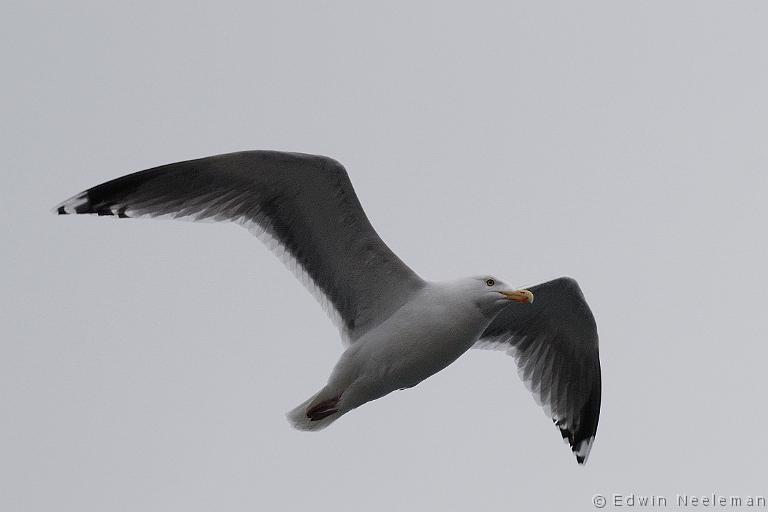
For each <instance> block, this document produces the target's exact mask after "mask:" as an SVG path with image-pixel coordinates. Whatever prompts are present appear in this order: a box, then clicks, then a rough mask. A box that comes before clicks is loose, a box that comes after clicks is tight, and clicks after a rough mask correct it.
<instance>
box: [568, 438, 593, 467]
mask: <svg viewBox="0 0 768 512" xmlns="http://www.w3.org/2000/svg"><path fill="white" fill-rule="evenodd" d="M594 440H595V438H594V436H593V437H590V438H589V439H585V440H583V441H581V442H580V443H579V444H578V446H574V447H573V448H574V449H573V453H574V454H576V458H577V459H579V463H580V464H586V462H587V459H588V458H589V452H590V451H591V450H592V443H593V442H594Z"/></svg>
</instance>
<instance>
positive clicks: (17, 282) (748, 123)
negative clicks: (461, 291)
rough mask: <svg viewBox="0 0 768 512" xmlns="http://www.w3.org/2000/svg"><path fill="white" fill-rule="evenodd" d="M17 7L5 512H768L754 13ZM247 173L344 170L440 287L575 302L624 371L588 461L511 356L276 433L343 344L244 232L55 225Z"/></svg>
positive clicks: (471, 359)
mask: <svg viewBox="0 0 768 512" xmlns="http://www.w3.org/2000/svg"><path fill="white" fill-rule="evenodd" d="M457 3H458V2H457ZM4 11H5V12H4V15H3V16H2V21H0V23H1V24H2V30H1V31H0V39H2V44H0V53H1V54H2V62H3V68H4V71H3V80H2V83H0V88H2V97H1V98H0V102H1V104H2V126H3V136H2V138H1V139H2V140H1V141H0V144H2V155H3V159H4V166H3V171H2V175H1V176H2V183H1V184H0V193H1V194H2V200H3V209H4V210H5V213H4V215H3V216H2V218H3V220H2V230H3V239H4V241H5V242H4V244H3V247H4V248H3V250H2V252H0V258H2V265H0V272H2V283H3V289H4V292H3V294H2V311H3V315H2V316H3V320H2V323H0V329H1V332H0V337H1V338H2V342H1V343H2V344H0V431H2V435H0V453H2V458H0V509H2V510H4V511H50V510H56V511H103V510H110V511H122V510H130V511H134V510H136V511H142V512H144V511H167V510H186V511H197V510H200V511H203V510H205V511H208V510H230V511H236V510H257V509H258V510H274V509H277V508H284V509H288V510H291V509H293V510H298V509H312V510H325V509H334V510H340V511H347V510H349V511H352V510H355V511H358V510H371V511H379V510H381V511H384V510H392V509H393V507H398V508H400V509H405V510H409V509H410V510H437V509H439V510H466V509H468V507H475V506H476V507H478V508H477V509H479V510H489V511H496V510H498V511H511V510H531V507H537V508H539V509H555V508H560V509H563V510H565V509H568V510H590V509H591V505H590V499H591V497H592V495H593V494H595V493H604V494H611V493H614V492H616V493H629V492H635V493H640V494H661V495H665V494H666V495H670V494H671V495H674V493H677V492H680V493H690V494H709V493H712V492H717V493H720V494H763V495H768V487H766V484H765V468H764V461H765V458H766V456H768V438H766V435H765V425H766V424H768V411H767V410H766V406H765V401H766V400H765V389H766V386H767V385H768V377H766V372H765V361H766V356H768V351H767V350H766V348H765V343H766V340H767V339H768V336H767V334H768V333H767V332H766V327H765V325H766V324H765V308H766V305H767V304H768V286H766V284H767V281H768V271H766V268H765V261H766V257H767V256H768V254H767V253H768V243H766V239H765V231H766V230H765V221H766V219H767V218H768V206H767V205H766V200H765V197H766V192H767V191H768V178H767V177H766V176H767V174H766V168H768V149H767V148H768V145H767V144H766V134H767V133H768V95H767V94H766V91H768V66H766V62H767V59H768V33H767V32H766V30H765V27H766V25H767V24H768V4H766V3H765V2H763V1H754V2H749V1H740V2H711V1H701V0H698V1H665V2H655V1H654V2H631V3H630V2H616V1H600V2H596V1H582V2H566V1H562V2H498V3H477V2H473V3H472V7H471V8H470V7H466V8H459V7H457V6H455V5H452V6H449V5H446V3H444V2H432V3H426V2H417V3H415V4H414V3H412V2H408V3H407V4H406V3H401V4H399V5H390V4H387V5H377V6H373V5H372V4H367V3H366V5H363V3H353V2H349V3H337V2H312V3H309V2H307V3H305V4H301V3H293V2H273V3H266V2H215V3H214V2H210V3H204V2H192V3H191V2H168V3H164V4H163V5H157V4H156V3H155V2H130V3H129V2H115V3H112V2H65V3H60V2H47V3H46V2H43V3H39V4H35V5H29V2H14V1H12V2H8V3H6V4H5V7H4ZM240 149H279V150H293V151H302V152H309V153H320V154H325V155H329V156H332V157H334V158H336V159H338V160H339V161H341V162H342V163H344V165H345V166H346V167H347V169H348V171H349V174H350V177H351V179H352V182H353V184H354V185H355V187H356V189H357V192H358V195H359V197H360V200H361V202H362V204H363V206H364V207H365V209H366V212H367V213H368V215H369V217H370V218H371V221H372V222H373V224H374V226H375V227H376V228H377V229H378V231H379V233H380V235H381V236H382V238H384V239H385V240H386V241H387V242H388V243H389V245H390V246H391V247H392V249H393V250H394V251H395V252H397V253H398V254H399V255H400V256H401V257H402V258H403V260H405V261H406V262H407V263H408V264H409V265H411V266H412V267H413V268H414V269H415V270H416V271H417V272H419V273H420V274H421V275H422V276H423V277H425V278H428V279H445V278H454V277H459V276H464V275H473V274H478V273H493V274H497V275H498V276H499V277H501V278H503V279H506V280H507V281H508V282H511V283H515V284H519V285H529V284H535V283H538V282H541V281H545V280H548V279H551V278H554V277H558V276H561V275H570V276H573V277H575V278H576V279H578V281H579V283H580V284H581V286H582V289H583V290H584V293H585V294H586V296H587V299H588V300H589V302H590V305H591V306H592V309H593V311H594V312H595V316H596V318H597V322H598V326H599V331H600V337H601V346H600V349H601V359H602V367H603V407H602V414H601V421H600V427H599V430H598V436H597V441H596V443H595V445H594V448H593V450H592V454H591V457H590V460H589V463H588V465H587V466H586V467H585V468H580V467H578V466H577V465H576V462H575V460H574V458H573V456H572V454H571V453H570V450H569V449H568V448H567V447H566V446H564V445H563V443H562V441H561V440H560V436H559V434H558V432H557V430H556V429H555V428H554V427H553V426H552V424H551V421H550V420H549V419H548V418H546V417H545V416H544V414H542V412H541V411H540V410H539V408H538V407H537V406H536V404H535V403H534V401H533V399H532V398H531V397H530V396H529V394H528V392H527V391H526V390H525V388H524V386H523V385H522V383H521V382H520V381H519V379H518V377H517V374H516V371H515V367H514V362H513V361H512V360H511V359H510V358H508V357H506V356H504V355H503V354H502V353H496V352H485V351H481V352H474V351H473V352H470V353H468V354H467V355H465V356H464V357H462V358H461V359H460V360H459V361H457V362H456V363H455V364H454V365H452V366H451V367H449V368H448V369H446V370H444V371H443V372H441V373H439V374H437V375H435V376H434V377H432V378H430V379H428V380H427V381H425V382H424V383H422V384H421V385H419V386H418V387H416V388H414V389H412V390H409V391H406V392H398V393H393V394H392V395H390V396H387V397H385V398H383V399H381V400H378V401H376V402H373V403H371V404H368V405H366V406H364V407H362V408H360V409H358V410H357V411H354V412H353V413H351V414H349V415H347V416H345V417H344V418H343V419H341V420H340V421H339V422H337V423H335V424H334V425H333V426H332V427H331V428H329V429H327V430H325V431H323V432H320V433H315V434H307V433H302V432H296V431H293V430H292V429H291V428H290V427H289V425H288V423H287V422H286V420H285V418H284V413H285V412H286V411H288V410H289V409H291V408H293V407H294V406H295V405H297V404H298V403H299V402H301V401H303V400H304V399H306V398H307V397H308V396H309V395H310V394H312V393H313V392H315V391H316V390H317V389H319V388H320V387H321V386H322V384H323V383H324V382H325V379H326V378H327V375H328V373H329V371H330V369H331V368H332V366H333V364H334V362H335V361H336V359H337V357H338V356H339V354H340V353H341V351H342V346H341V343H340V342H339V339H338V335H337V333H336V331H335V328H334V327H333V326H332V324H331V323H330V321H328V320H327V318H326V317H325V315H324V313H323V311H322V309H321V308H320V307H319V306H318V305H317V304H316V303H315V301H314V299H313V298H312V296H311V295H310V294H309V293H307V292H306V291H305V290H304V289H303V288H302V286H301V285H300V283H299V282H298V281H297V280H295V279H294V278H293V276H292V275H291V274H290V272H289V271H288V270H286V269H285V268H283V266H282V264H281V263H280V262H279V260H278V259H277V258H275V257H274V256H273V255H272V254H271V253H269V251H267V250H266V249H265V248H264V247H262V246H260V244H259V242H258V241H257V240H256V239H255V238H253V237H251V236H250V235H249V234H248V232H247V231H245V230H242V229H238V228H236V227H234V226H227V225H212V224H202V225H197V224H192V223H183V222H177V223H174V222H167V221H166V222H162V221H156V222H152V221H117V220H114V219H105V218H86V217H81V218H73V217H67V218H64V217H59V218H57V217H55V216H53V215H51V214H50V208H51V207H52V206H53V205H54V204H56V203H57V202H59V201H60V200H63V199H65V198H67V197H69V196H70V195H72V194H74V193H77V192H79V191H80V190H82V189H84V188H87V187H89V186H93V185H96V184H98V183H100V182H102V181H104V180H107V179H110V178H114V177H117V176H119V175H121V174H124V173H127V172H130V171H136V170H140V169H144V168H147V167H152V166H155V165H159V164H163V163H169V162H173V161H178V160H184V159H189V158H195V157H201V156H206V155H210V154H216V153H223V152H228V151H234V150H240ZM609 509H610V507H609Z"/></svg>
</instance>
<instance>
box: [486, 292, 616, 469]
mask: <svg viewBox="0 0 768 512" xmlns="http://www.w3.org/2000/svg"><path fill="white" fill-rule="evenodd" d="M528 289H529V290H530V291H531V292H533V296H534V298H535V300H534V302H533V304H512V305H510V306H509V307H507V308H505V309H504V310H502V312H501V313H500V314H499V315H498V316H497V317H496V318H495V319H494V320H493V322H492V323H491V325H490V326H489V327H488V328H487V329H486V330H485V332H484V333H483V335H482V336H481V338H480V341H478V343H477V344H476V345H475V346H476V347H477V348H497V349H501V350H506V351H507V352H508V353H510V354H511V355H513V356H514V357H515V360H516V362H517V367H518V371H519V373H520V377H521V378H522V379H523V381H524V382H525V383H526V386H528V388H529V389H530V390H531V392H532V393H533V395H534V397H535V398H536V401H537V402H538V403H539V404H540V405H541V406H543V407H544V410H545V412H546V413H547V414H548V415H550V416H551V417H552V419H553V421H554V422H555V424H556V425H557V427H558V428H559V429H560V433H561V434H562V436H563V438H564V439H566V440H567V441H568V443H569V444H570V446H571V449H572V450H573V453H574V454H575V455H576V460H577V461H578V463H579V464H583V463H584V462H586V460H587V457H588V456H589V450H590V449H591V447H592V442H593V441H594V439H595V433H596V432H597V422H598V419H599V417H600V390H601V381H600V355H599V352H598V339H597V325H596V324H595V319H594V317H593V316H592V312H591V311H590V309H589V306H588V305H587V302H586V301H585V300H584V295H582V293H581V289H580V288H579V285H578V284H577V283H576V281H574V280H573V279H570V278H567V277H563V278H560V279H555V280H554V281H549V282H547V283H543V284H540V285H537V286H533V287H530V288H528Z"/></svg>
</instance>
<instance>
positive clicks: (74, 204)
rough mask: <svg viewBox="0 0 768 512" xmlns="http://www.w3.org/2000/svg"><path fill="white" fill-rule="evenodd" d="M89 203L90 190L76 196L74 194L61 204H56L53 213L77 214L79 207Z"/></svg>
mask: <svg viewBox="0 0 768 512" xmlns="http://www.w3.org/2000/svg"><path fill="white" fill-rule="evenodd" d="M87 203H88V192H81V193H79V194H77V195H76V196H72V197H70V198H69V199H67V200H66V201H64V202H63V203H61V204H58V205H56V207H55V208H54V209H53V213H58V214H75V213H77V208H78V207H79V206H82V205H84V204H87Z"/></svg>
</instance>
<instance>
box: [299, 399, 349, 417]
mask: <svg viewBox="0 0 768 512" xmlns="http://www.w3.org/2000/svg"><path fill="white" fill-rule="evenodd" d="M340 398H341V397H338V396H337V397H334V398H329V399H328V400H323V401H322V402H318V403H316V404H315V405H313V406H312V407H310V408H309V409H307V418H309V420H310V421H320V420H322V419H323V418H327V417H328V416H330V415H332V414H334V413H337V412H339V410H338V409H337V408H336V406H337V405H338V404H339V399H340Z"/></svg>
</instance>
